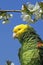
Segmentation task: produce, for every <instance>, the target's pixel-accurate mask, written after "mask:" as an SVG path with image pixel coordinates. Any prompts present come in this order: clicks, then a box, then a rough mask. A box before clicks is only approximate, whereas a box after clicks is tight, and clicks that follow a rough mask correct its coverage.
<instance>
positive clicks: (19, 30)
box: [13, 24, 28, 38]
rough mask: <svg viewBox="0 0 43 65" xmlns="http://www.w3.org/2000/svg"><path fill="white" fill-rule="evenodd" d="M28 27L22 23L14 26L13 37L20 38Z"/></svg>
mask: <svg viewBox="0 0 43 65" xmlns="http://www.w3.org/2000/svg"><path fill="white" fill-rule="evenodd" d="M27 28H28V25H27V24H20V25H17V26H15V27H14V29H13V37H14V38H18V37H20V36H21V35H22V34H23V33H24V32H25V31H26V30H27Z"/></svg>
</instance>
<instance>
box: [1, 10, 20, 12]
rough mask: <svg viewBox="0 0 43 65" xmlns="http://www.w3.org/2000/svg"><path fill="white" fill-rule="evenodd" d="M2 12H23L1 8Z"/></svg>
mask: <svg viewBox="0 0 43 65" xmlns="http://www.w3.org/2000/svg"><path fill="white" fill-rule="evenodd" d="M0 12H21V10H0Z"/></svg>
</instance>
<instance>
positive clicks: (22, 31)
mask: <svg viewBox="0 0 43 65" xmlns="http://www.w3.org/2000/svg"><path fill="white" fill-rule="evenodd" d="M13 37H14V38H17V39H18V40H19V42H20V43H21V48H20V49H19V53H18V56H19V60H20V63H21V65H43V41H42V40H41V38H40V37H39V35H38V34H37V33H36V31H35V30H34V29H33V28H32V27H31V26H29V25H27V24H20V25H17V26H15V27H14V29H13Z"/></svg>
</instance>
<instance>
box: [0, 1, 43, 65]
mask: <svg viewBox="0 0 43 65" xmlns="http://www.w3.org/2000/svg"><path fill="white" fill-rule="evenodd" d="M40 1H42V0H0V8H1V9H3V10H13V9H14V10H19V9H21V7H22V4H24V3H26V2H31V3H32V4H35V3H36V2H40ZM20 16H21V13H13V18H11V19H10V23H8V24H4V25H3V24H2V21H0V65H5V62H6V60H11V61H13V62H14V64H15V65H20V62H19V57H18V51H19V48H20V47H21V45H20V43H19V41H18V40H17V39H13V37H12V34H13V32H12V31H13V28H14V27H15V26H16V25H18V24H25V22H23V20H22V19H21V17H20ZM31 26H32V27H33V28H34V29H35V30H36V32H37V33H38V34H39V35H40V37H41V39H42V40H43V20H38V21H37V22H36V23H35V24H31Z"/></svg>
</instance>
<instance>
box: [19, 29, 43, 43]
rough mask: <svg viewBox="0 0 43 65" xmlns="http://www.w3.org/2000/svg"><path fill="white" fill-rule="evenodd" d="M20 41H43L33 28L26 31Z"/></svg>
mask: <svg viewBox="0 0 43 65" xmlns="http://www.w3.org/2000/svg"><path fill="white" fill-rule="evenodd" d="M19 40H20V42H21V43H25V42H29V41H33V42H34V41H36V42H39V41H42V40H41V39H40V37H39V36H38V34H36V33H35V31H33V30H27V31H26V32H24V34H23V35H22V36H21V37H20V39H19Z"/></svg>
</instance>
